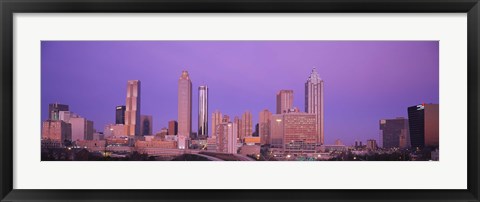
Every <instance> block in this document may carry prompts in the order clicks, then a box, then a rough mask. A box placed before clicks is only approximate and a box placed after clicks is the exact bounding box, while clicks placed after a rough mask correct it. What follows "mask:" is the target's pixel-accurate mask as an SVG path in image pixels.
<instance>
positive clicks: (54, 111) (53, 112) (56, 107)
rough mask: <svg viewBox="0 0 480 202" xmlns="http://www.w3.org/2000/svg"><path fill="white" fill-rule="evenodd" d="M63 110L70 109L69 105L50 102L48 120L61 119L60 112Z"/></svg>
mask: <svg viewBox="0 0 480 202" xmlns="http://www.w3.org/2000/svg"><path fill="white" fill-rule="evenodd" d="M61 111H69V110H68V105H64V104H58V103H54V104H49V105H48V120H59V113H60V112H61Z"/></svg>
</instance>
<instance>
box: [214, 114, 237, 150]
mask: <svg viewBox="0 0 480 202" xmlns="http://www.w3.org/2000/svg"><path fill="white" fill-rule="evenodd" d="M236 134H237V126H236V124H235V123H232V122H223V123H221V124H219V125H217V129H216V135H215V136H216V138H215V140H216V150H217V152H223V153H230V154H236V153H237V138H236V137H235V136H236Z"/></svg>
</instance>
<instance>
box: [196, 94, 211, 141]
mask: <svg viewBox="0 0 480 202" xmlns="http://www.w3.org/2000/svg"><path fill="white" fill-rule="evenodd" d="M197 136H198V137H200V138H207V137H208V87H207V86H206V85H204V86H200V87H198V132H197ZM198 137H197V138H198Z"/></svg>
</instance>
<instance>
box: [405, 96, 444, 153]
mask: <svg viewBox="0 0 480 202" xmlns="http://www.w3.org/2000/svg"><path fill="white" fill-rule="evenodd" d="M408 126H409V129H410V142H411V145H412V147H420V148H422V147H438V146H439V105H438V104H420V105H416V106H411V107H408Z"/></svg>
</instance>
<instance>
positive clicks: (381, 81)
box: [41, 41, 439, 145]
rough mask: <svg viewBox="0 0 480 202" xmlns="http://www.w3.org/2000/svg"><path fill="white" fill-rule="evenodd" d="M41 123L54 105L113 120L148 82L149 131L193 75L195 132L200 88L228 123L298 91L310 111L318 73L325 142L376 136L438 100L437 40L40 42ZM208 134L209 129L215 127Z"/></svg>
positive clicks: (298, 101) (99, 124)
mask: <svg viewBox="0 0 480 202" xmlns="http://www.w3.org/2000/svg"><path fill="white" fill-rule="evenodd" d="M41 47H42V51H41V53H42V61H41V63H42V67H41V68H42V75H41V77H42V80H41V84H42V86H41V87H42V92H41V93H42V98H41V99H42V107H41V108H42V120H45V119H47V117H48V104H49V103H54V102H58V103H62V104H68V105H70V110H71V111H73V112H75V113H77V114H79V115H81V116H83V117H86V118H87V119H90V120H93V121H94V126H95V128H96V129H97V131H103V127H104V126H105V125H106V124H109V123H114V122H115V106H117V105H125V96H126V85H127V80H133V79H138V80H140V81H141V82H142V94H141V96H142V97H141V104H142V107H141V113H142V114H147V115H152V116H153V131H154V132H157V131H159V130H160V129H161V128H162V127H166V126H167V122H168V121H169V120H172V119H176V118H177V90H178V89H177V84H178V78H179V77H180V74H181V71H182V70H188V71H189V73H190V78H191V79H192V85H193V112H192V117H193V119H192V130H193V131H196V128H197V125H198V124H197V116H198V111H197V109H198V107H197V105H198V86H199V85H202V84H206V85H208V87H209V90H210V92H209V96H210V97H209V121H210V120H211V113H212V112H213V111H214V110H215V109H218V110H220V111H221V112H222V113H223V114H228V115H230V117H231V118H233V117H234V116H236V115H238V116H241V114H242V113H243V112H244V111H246V110H250V111H251V112H252V114H253V122H254V123H257V121H258V114H259V112H260V111H261V110H263V109H269V110H270V111H272V112H275V109H276V108H275V104H276V102H275V94H276V92H277V91H279V90H281V89H291V90H293V91H294V105H295V106H297V107H299V108H300V109H301V110H302V111H303V110H304V96H305V95H304V94H305V93H304V84H305V81H306V79H307V77H308V76H309V74H310V72H311V69H312V68H313V67H316V68H317V71H318V73H319V74H320V77H321V78H322V79H323V80H324V82H325V95H324V99H325V100H324V102H325V141H326V144H332V143H334V141H335V140H336V139H341V140H342V141H343V142H344V143H345V144H349V145H350V144H353V142H354V140H355V139H358V140H362V141H364V142H365V140H366V139H377V141H378V139H379V129H378V128H379V126H378V121H379V119H382V118H395V117H401V116H403V117H406V116H407V107H408V106H412V105H416V104H419V103H422V102H425V103H438V102H439V101H438V99H439V98H438V92H439V81H438V78H439V73H438V62H439V58H438V42H437V41H43V42H42V46H41ZM209 127H210V123H209Z"/></svg>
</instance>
